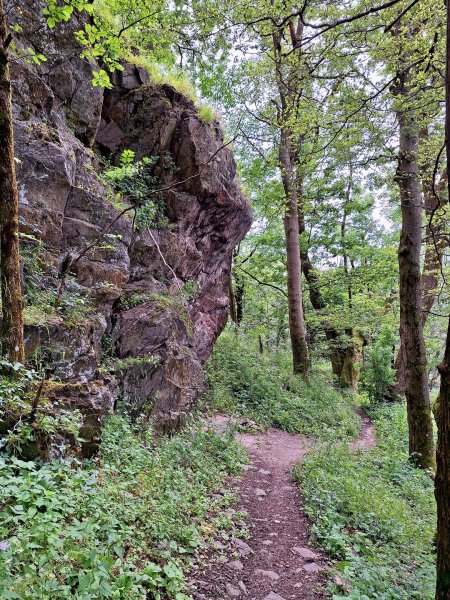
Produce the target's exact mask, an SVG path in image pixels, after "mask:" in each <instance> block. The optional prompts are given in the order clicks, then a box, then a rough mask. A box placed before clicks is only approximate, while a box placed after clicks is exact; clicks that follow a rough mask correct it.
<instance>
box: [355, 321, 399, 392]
mask: <svg viewBox="0 0 450 600" xmlns="http://www.w3.org/2000/svg"><path fill="white" fill-rule="evenodd" d="M394 341H395V335H394V332H393V331H392V329H390V328H384V329H383V330H382V331H381V333H380V335H379V336H378V338H377V340H376V341H375V342H374V343H373V344H372V345H371V346H370V348H369V350H368V353H367V355H366V360H365V363H364V367H363V370H362V378H361V389H362V390H363V391H365V392H366V393H367V395H368V397H369V400H370V402H371V403H373V404H376V403H380V402H383V401H384V400H386V398H388V397H389V395H390V390H391V387H392V385H393V383H394V376H395V371H394V369H393V368H392V348H393V346H394Z"/></svg>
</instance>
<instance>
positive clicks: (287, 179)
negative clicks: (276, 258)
mask: <svg viewBox="0 0 450 600" xmlns="http://www.w3.org/2000/svg"><path fill="white" fill-rule="evenodd" d="M302 27H303V26H302V23H301V20H300V19H299V21H298V25H297V28H295V27H294V25H293V23H292V22H290V23H289V32H290V36H291V40H292V50H293V52H296V53H297V55H299V53H300V46H299V40H300V39H301V32H302ZM273 50H274V57H275V78H276V82H277V87H278V92H279V95H280V103H281V106H280V105H278V106H277V111H278V125H279V128H280V147H279V154H278V160H279V167H280V171H281V178H282V182H283V189H284V195H285V208H284V219H283V224H284V233H285V242H286V267H287V279H288V309H289V331H290V336H291V346H292V362H293V369H294V373H297V374H300V375H302V376H303V377H305V378H308V376H309V370H310V365H309V351H308V343H307V340H306V326H305V319H304V313H303V295H302V261H301V257H300V237H299V228H298V198H297V189H296V184H295V182H296V153H295V148H294V132H293V130H292V123H293V121H295V117H296V111H297V110H298V106H297V102H298V97H299V96H298V72H297V69H295V68H294V67H293V66H292V64H289V65H288V66H286V67H285V65H284V64H283V52H282V32H281V31H277V32H275V33H274V34H273ZM283 67H285V69H283Z"/></svg>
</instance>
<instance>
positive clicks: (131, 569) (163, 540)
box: [0, 416, 244, 600]
mask: <svg viewBox="0 0 450 600" xmlns="http://www.w3.org/2000/svg"><path fill="white" fill-rule="evenodd" d="M243 460H244V456H243V451H242V450H241V449H240V447H239V446H238V445H237V443H236V442H235V441H234V440H233V439H232V438H230V437H228V436H224V437H219V436H218V435H217V434H215V433H214V432H212V431H206V430H203V429H200V428H195V427H191V428H190V429H188V430H186V431H185V432H183V433H181V434H178V435H176V436H174V437H172V438H170V439H164V440H162V442H161V443H160V444H159V445H157V446H155V445H154V443H153V440H152V436H151V433H150V432H148V433H147V434H146V435H145V436H144V437H139V436H138V435H137V434H136V433H135V432H134V431H133V430H132V428H131V427H130V425H129V424H128V422H127V421H126V420H125V419H123V418H121V417H119V416H114V417H111V418H110V419H109V421H108V422H107V423H106V427H105V430H104V439H103V443H102V452H101V456H100V458H99V459H98V460H97V461H95V462H91V463H87V464H85V465H82V464H76V463H72V464H69V463H67V462H58V461H54V462H52V463H49V464H38V463H35V462H25V461H21V460H19V459H17V458H15V457H8V456H6V455H4V456H2V457H0V503H1V507H2V509H1V518H0V541H1V540H3V541H2V542H1V543H0V597H1V598H8V599H18V600H19V599H20V600H28V599H29V600H31V599H35V598H39V600H45V599H50V598H52V599H58V600H60V599H61V600H62V599H65V598H78V599H80V600H81V599H82V600H90V599H92V600H94V599H95V600H99V599H101V598H108V599H114V598H118V599H122V598H133V600H140V599H142V600H144V599H146V598H154V599H158V598H160V597H165V598H174V599H176V600H183V599H187V598H188V596H186V595H185V593H184V592H183V590H184V587H185V584H184V575H183V571H184V570H185V569H186V568H187V565H188V561H189V559H188V558H187V557H189V556H190V555H192V553H193V552H194V550H195V549H196V548H197V547H198V546H199V545H200V544H201V543H202V542H203V540H204V539H205V538H206V537H207V536H209V535H212V533H213V532H214V531H216V530H217V528H218V527H219V526H220V523H222V522H223V516H222V513H223V509H224V507H225V506H226V505H227V504H228V503H230V501H231V500H230V496H229V495H226V494H225V495H218V496H217V498H212V494H213V492H215V491H217V490H218V489H219V488H220V487H221V486H222V484H223V481H224V478H225V477H226V476H227V475H229V474H236V473H238V472H239V470H240V466H241V464H242V462H243ZM228 525H229V524H228ZM161 594H162V596H161Z"/></svg>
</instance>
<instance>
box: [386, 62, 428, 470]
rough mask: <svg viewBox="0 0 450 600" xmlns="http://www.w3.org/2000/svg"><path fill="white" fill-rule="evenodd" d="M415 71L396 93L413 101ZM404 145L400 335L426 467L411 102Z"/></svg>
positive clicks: (413, 425)
mask: <svg viewBox="0 0 450 600" xmlns="http://www.w3.org/2000/svg"><path fill="white" fill-rule="evenodd" d="M410 86H411V71H410V70H409V71H402V72H401V73H399V74H398V77H397V80H396V84H395V86H394V88H393V92H394V94H395V95H396V96H399V97H400V98H401V99H402V100H403V101H405V100H406V101H407V100H408V97H409V91H410ZM397 120H398V124H399V134H400V148H399V158H398V167H397V174H396V181H397V183H398V185H399V189H400V201H401V213H402V226H401V233H400V244H399V249H398V261H399V274H400V338H401V344H402V348H403V352H404V361H405V395H406V401H407V412H408V428H409V454H410V456H411V459H412V460H413V461H414V462H415V463H416V464H417V465H418V466H420V467H422V468H425V469H426V468H432V467H434V464H435V457H434V441H433V422H432V416H431V408H430V395H429V389H428V376H427V357H426V351H425V340H424V336H423V319H422V285H421V271H420V251H421V243H422V194H421V188H420V180H419V166H418V148H419V131H418V125H417V123H416V116H415V115H414V113H413V112H412V111H411V110H409V109H408V107H407V106H406V107H405V106H404V105H403V106H402V107H401V108H400V109H398V110H397Z"/></svg>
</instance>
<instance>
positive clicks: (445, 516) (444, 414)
mask: <svg viewBox="0 0 450 600" xmlns="http://www.w3.org/2000/svg"><path fill="white" fill-rule="evenodd" d="M445 143H446V150H447V185H448V183H449V182H448V177H449V175H450V2H447V42H446V79H445ZM448 189H450V186H448ZM438 369H439V372H440V374H441V389H440V395H439V408H438V415H437V419H436V421H437V426H438V442H437V453H436V478H435V480H434V483H435V497H436V504H437V535H436V546H437V561H436V600H450V319H449V325H448V330H447V340H446V345H445V355H444V360H443V362H442V364H441V365H439V367H438Z"/></svg>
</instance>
